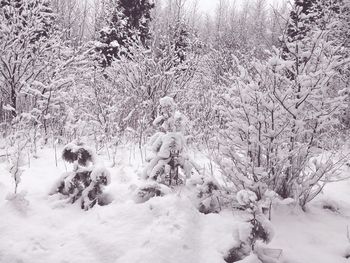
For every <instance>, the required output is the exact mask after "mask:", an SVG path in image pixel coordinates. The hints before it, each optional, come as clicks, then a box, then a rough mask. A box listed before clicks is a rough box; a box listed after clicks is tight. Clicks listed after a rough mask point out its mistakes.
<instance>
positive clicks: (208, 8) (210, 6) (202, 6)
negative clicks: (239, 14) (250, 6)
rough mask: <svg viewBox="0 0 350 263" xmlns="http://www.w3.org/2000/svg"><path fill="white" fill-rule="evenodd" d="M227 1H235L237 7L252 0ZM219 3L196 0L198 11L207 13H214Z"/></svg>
mask: <svg viewBox="0 0 350 263" xmlns="http://www.w3.org/2000/svg"><path fill="white" fill-rule="evenodd" d="M187 1H188V2H192V3H193V2H194V1H195V0H187ZM227 1H228V2H229V3H232V4H233V3H234V2H235V3H236V6H237V7H239V6H240V5H242V3H244V2H246V1H251V2H252V1H253V0H227ZM285 1H287V0H266V2H267V4H269V5H273V6H276V5H278V4H281V3H282V2H285ZM218 3H219V0H198V8H199V10H200V11H202V12H205V13H208V14H211V15H213V14H215V9H216V6H217V4H218Z"/></svg>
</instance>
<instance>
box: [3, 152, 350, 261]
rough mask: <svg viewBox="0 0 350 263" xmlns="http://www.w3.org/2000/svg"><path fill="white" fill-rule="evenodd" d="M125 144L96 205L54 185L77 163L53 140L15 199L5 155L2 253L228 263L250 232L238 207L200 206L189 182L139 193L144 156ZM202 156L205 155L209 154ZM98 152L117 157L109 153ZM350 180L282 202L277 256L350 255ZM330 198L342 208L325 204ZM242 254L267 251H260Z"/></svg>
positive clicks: (277, 213)
mask: <svg viewBox="0 0 350 263" xmlns="http://www.w3.org/2000/svg"><path fill="white" fill-rule="evenodd" d="M118 150H119V151H120V154H119V155H118V158H119V159H118V162H117V164H118V166H117V167H114V168H108V170H109V172H110V176H111V183H110V184H109V185H108V186H107V187H106V192H107V193H108V194H110V195H111V196H112V197H113V202H112V203H111V204H109V205H106V206H98V205H96V206H95V207H93V208H92V209H91V210H89V211H83V210H82V209H80V207H79V205H78V204H73V205H72V204H67V203H65V202H64V200H60V199H59V198H58V196H55V195H53V196H50V195H48V192H49V190H50V188H51V187H52V185H53V184H54V183H55V181H56V180H57V179H58V178H59V177H60V176H61V174H62V173H63V172H65V171H66V169H67V170H68V171H69V170H70V167H69V165H67V167H66V168H65V164H64V163H63V161H62V160H61V159H59V161H58V167H55V159H54V151H53V150H52V149H49V148H45V149H42V150H39V151H38V158H37V159H33V160H31V163H30V167H25V171H24V173H23V176H22V182H21V183H20V185H19V188H18V189H19V192H21V191H22V192H21V194H20V195H19V197H18V200H16V202H13V200H11V199H13V195H8V194H9V193H11V192H12V191H13V182H12V180H13V179H12V178H11V176H10V174H9V173H8V171H7V170H6V169H7V166H6V163H0V175H1V177H0V214H1V217H0V233H1V235H0V262H6V263H12V262H13V263H15V262H25V263H41V262H43V263H44V262H45V263H46V262H52V263H56V262H57V263H63V262H70V263H80V262H84V263H90V262H91V263H93V262H94V263H95V262H102V263H103V262H106V263H107V262H108V263H110V262H117V263H136V262H145V263H148V262H149V263H157V262H159V263H162V262H166V263H172V262H174V263H175V262H176V263H188V262H200V263H224V262H225V261H224V259H223V258H224V256H225V254H226V253H227V252H228V250H229V249H230V248H232V247H235V246H238V244H239V242H240V240H242V239H244V238H245V236H246V235H247V231H248V229H249V225H248V224H247V223H246V222H244V220H242V217H241V216H239V214H236V213H233V212H232V211H229V210H223V211H221V212H220V213H219V214H207V215H205V214H201V213H199V212H198V210H197V209H196V207H195V205H194V203H193V201H192V200H191V198H190V195H189V194H188V193H187V192H188V191H189V189H187V188H184V189H182V190H181V191H178V190H173V191H172V192H171V193H169V194H166V195H165V196H160V197H154V198H151V199H150V200H149V201H147V202H145V203H137V202H135V201H134V194H135V189H136V188H137V187H138V186H142V185H144V181H143V180H142V179H140V177H139V174H140V171H141V170H142V165H141V162H140V160H137V158H136V157H134V156H132V154H131V151H130V149H129V148H128V147H120V148H118ZM129 155H130V156H129ZM196 156H197V159H198V158H201V159H200V160H199V162H198V163H200V164H202V163H205V162H206V161H207V160H205V159H203V157H202V156H200V155H198V154H197V155H196ZM99 158H103V159H104V161H105V163H106V164H109V163H111V161H109V160H108V159H107V157H106V156H99ZM135 158H136V160H135ZM107 167H108V166H107ZM346 172H349V171H346ZM349 187H350V182H349V181H341V182H337V183H333V184H330V185H329V186H328V187H327V189H326V191H325V193H324V194H322V195H321V196H320V197H319V198H317V199H316V200H314V201H313V202H312V203H311V204H310V205H309V206H308V207H307V211H306V212H303V211H301V210H300V209H298V208H297V207H296V206H295V204H294V203H293V202H284V203H283V202H279V203H278V204H277V203H276V204H275V206H274V209H273V211H272V221H271V223H272V225H273V228H274V232H275V236H274V238H273V239H272V242H271V243H270V244H269V245H268V246H267V247H268V248H272V249H282V250H283V253H282V256H281V258H280V261H277V262H285V263H288V262H290V263H305V262H317V263H330V262H332V263H333V262H335V263H341V262H347V259H345V257H344V255H345V253H346V251H347V250H348V249H349V245H350V244H349V241H348V240H347V236H346V234H347V232H346V231H347V226H348V224H349V216H350V192H349V191H348V189H349ZM26 200H27V201H26ZM27 202H29V203H27ZM325 204H328V205H329V206H334V207H335V208H336V209H335V211H331V210H330V209H328V208H327V209H324V205H325ZM277 251H278V250H277ZM241 262H251V263H258V262H260V261H259V260H258V259H257V256H256V255H251V256H249V257H247V258H245V259H244V260H242V261H241Z"/></svg>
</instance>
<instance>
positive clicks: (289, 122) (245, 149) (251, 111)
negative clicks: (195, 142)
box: [220, 17, 349, 207]
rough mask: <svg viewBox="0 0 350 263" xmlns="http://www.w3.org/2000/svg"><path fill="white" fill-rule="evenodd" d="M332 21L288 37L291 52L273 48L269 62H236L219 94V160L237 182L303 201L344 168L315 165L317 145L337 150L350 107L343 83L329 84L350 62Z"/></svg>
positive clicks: (334, 163) (324, 163) (312, 196)
mask: <svg viewBox="0 0 350 263" xmlns="http://www.w3.org/2000/svg"><path fill="white" fill-rule="evenodd" d="M329 19H332V17H329ZM334 25H335V23H331V22H330V23H328V24H327V26H326V27H325V28H323V29H318V28H316V29H310V31H309V32H308V33H307V34H306V35H305V36H304V37H303V38H302V39H298V40H296V41H288V43H286V46H287V47H288V50H289V51H290V54H293V55H291V56H290V58H289V59H288V58H286V57H285V56H284V55H285V53H284V52H283V51H282V52H280V51H278V50H276V51H275V52H274V53H275V54H274V55H273V56H272V57H271V58H270V60H269V61H268V62H267V63H265V62H262V63H260V62H259V63H253V64H252V66H253V67H252V68H253V69H254V71H252V73H249V72H248V71H247V70H245V69H243V68H242V67H241V66H240V63H239V61H236V62H235V63H236V65H237V69H236V72H237V75H236V77H232V78H231V80H232V82H231V83H232V84H231V86H230V87H229V88H228V89H227V90H226V92H225V94H223V96H222V99H223V100H222V101H223V106H222V107H221V108H222V109H221V112H222V114H223V116H224V118H225V125H224V126H225V128H224V129H223V130H222V132H221V135H222V138H223V140H222V142H221V145H222V146H220V147H222V148H221V152H222V153H223V156H224V158H223V159H221V160H220V163H221V165H222V168H223V172H224V173H225V174H227V176H228V177H229V178H231V179H232V180H233V182H234V184H235V185H236V187H238V189H241V188H249V189H251V190H253V191H254V192H255V193H256V194H257V196H258V198H261V197H262V193H263V191H261V189H262V188H265V187H266V186H267V187H269V188H270V189H273V190H275V191H276V192H277V193H278V194H280V196H282V197H283V198H286V197H293V198H295V199H296V200H297V201H298V202H299V203H300V204H301V205H302V206H303V207H304V206H305V204H306V203H307V202H308V201H310V200H312V199H313V198H314V197H315V196H316V195H317V194H318V193H319V192H320V191H321V190H322V188H323V186H324V184H325V182H326V181H327V180H329V176H330V175H331V174H332V173H334V171H335V169H336V168H338V167H339V166H338V165H339V164H340V163H337V162H333V161H332V160H331V159H328V160H326V161H324V162H323V163H317V164H315V165H314V166H312V164H310V162H311V160H312V158H313V157H314V156H316V155H317V154H318V153H319V150H318V149H319V148H320V147H322V148H323V149H332V148H331V146H332V145H331V144H332V143H331V141H332V140H331V139H332V137H334V134H336V133H337V128H338V127H339V120H338V119H337V116H339V114H340V113H341V112H342V108H344V107H345V103H344V95H343V92H344V88H345V87H337V89H334V87H333V86H332V85H330V84H331V83H332V81H333V80H334V79H336V78H337V76H339V69H340V68H342V67H343V66H344V65H347V64H348V63H349V59H347V58H343V57H341V56H339V55H338V50H339V48H341V47H340V46H339V45H336V44H335V43H334V41H333V40H332V39H331V38H329V36H330V34H331V32H332V27H333V26H334ZM291 76H292V77H291ZM227 142H230V143H229V144H228V143H227ZM310 165H311V166H312V167H313V168H310ZM305 193H308V194H307V197H305V195H304V194H305Z"/></svg>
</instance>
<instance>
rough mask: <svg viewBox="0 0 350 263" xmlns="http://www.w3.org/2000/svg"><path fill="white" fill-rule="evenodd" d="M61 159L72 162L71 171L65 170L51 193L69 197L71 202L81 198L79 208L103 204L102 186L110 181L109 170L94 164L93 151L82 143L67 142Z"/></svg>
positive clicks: (86, 208)
mask: <svg viewBox="0 0 350 263" xmlns="http://www.w3.org/2000/svg"><path fill="white" fill-rule="evenodd" d="M62 158H63V160H65V161H67V162H70V163H73V171H71V172H66V173H64V174H63V175H62V177H61V178H60V179H59V181H58V182H57V183H56V184H55V185H54V187H53V189H52V191H51V194H55V193H60V194H62V195H64V196H67V197H69V200H70V202H71V203H75V202H76V201H77V200H78V199H80V200H81V208H82V209H84V210H88V209H89V208H92V207H93V206H94V205H95V204H96V203H98V204H100V205H103V204H104V201H103V200H102V199H104V198H103V188H104V186H106V185H108V184H109V183H110V174H109V171H108V170H107V169H106V168H104V167H98V166H96V157H95V154H94V152H93V151H92V150H91V149H90V148H89V147H87V146H85V145H83V144H78V145H76V144H74V143H69V144H67V145H66V146H65V147H64V149H63V153H62Z"/></svg>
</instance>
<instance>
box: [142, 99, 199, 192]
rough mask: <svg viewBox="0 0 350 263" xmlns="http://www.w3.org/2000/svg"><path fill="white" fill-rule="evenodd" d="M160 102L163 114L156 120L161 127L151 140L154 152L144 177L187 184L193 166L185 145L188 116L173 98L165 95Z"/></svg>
mask: <svg viewBox="0 0 350 263" xmlns="http://www.w3.org/2000/svg"><path fill="white" fill-rule="evenodd" d="M159 103H160V108H159V115H158V117H157V118H156V119H155V120H154V122H153V124H154V125H158V126H159V127H160V128H159V129H160V131H159V132H157V133H156V134H155V135H154V136H153V137H152V138H151V140H150V144H151V149H152V151H153V156H152V157H151V159H150V160H149V163H148V165H147V167H146V169H145V171H144V177H145V178H146V179H151V180H155V181H157V182H160V183H162V184H165V185H168V186H172V185H179V184H184V183H185V181H186V179H187V178H190V176H191V171H192V168H193V163H192V162H191V160H190V158H189V157H188V156H187V154H186V149H185V147H186V139H185V136H184V134H183V131H184V128H185V117H184V116H183V115H182V114H181V113H180V112H178V111H176V104H175V102H174V100H173V98H170V97H164V98H162V99H160V101H159Z"/></svg>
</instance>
